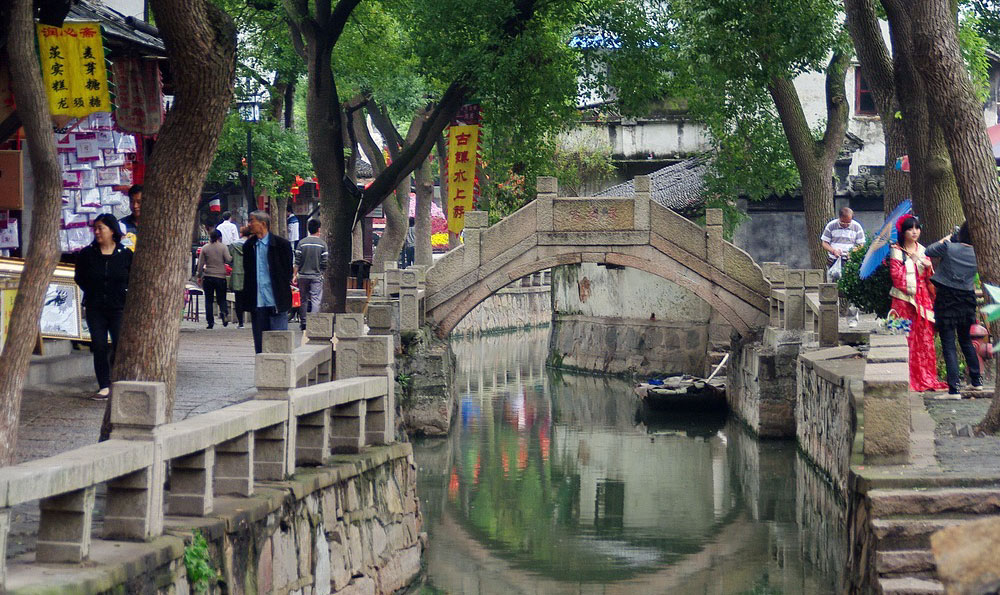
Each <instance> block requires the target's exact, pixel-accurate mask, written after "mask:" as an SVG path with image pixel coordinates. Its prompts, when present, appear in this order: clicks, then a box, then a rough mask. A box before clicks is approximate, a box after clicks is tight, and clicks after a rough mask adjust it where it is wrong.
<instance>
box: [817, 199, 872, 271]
mask: <svg viewBox="0 0 1000 595" xmlns="http://www.w3.org/2000/svg"><path fill="white" fill-rule="evenodd" d="M839 215H840V216H839V217H838V218H836V219H834V220H832V221H830V222H829V223H827V224H826V228H825V229H824V230H823V235H822V236H820V240H821V241H822V242H823V249H824V250H826V251H827V253H828V254H827V262H826V266H827V268H829V267H832V266H833V265H834V264H836V263H837V261H838V260H839V259H840V258H842V257H844V256H847V254H848V253H849V252H851V251H852V250H854V249H855V248H858V247H861V246H864V245H865V241H866V240H865V230H864V228H863V227H861V224H860V223H858V222H857V221H855V220H854V211H852V210H851V209H850V208H849V207H844V208H842V209H840V213H839ZM836 276H837V277H839V275H836ZM832 277H833V276H832V275H831V281H835V280H836V279H833V278H832Z"/></svg>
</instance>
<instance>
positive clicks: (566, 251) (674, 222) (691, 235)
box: [423, 176, 771, 337]
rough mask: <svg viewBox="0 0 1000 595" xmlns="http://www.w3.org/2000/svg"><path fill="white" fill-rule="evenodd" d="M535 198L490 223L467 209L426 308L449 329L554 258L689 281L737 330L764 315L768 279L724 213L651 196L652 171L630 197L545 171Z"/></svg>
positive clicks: (440, 328)
mask: <svg viewBox="0 0 1000 595" xmlns="http://www.w3.org/2000/svg"><path fill="white" fill-rule="evenodd" d="M537 186H538V195H537V198H536V199H535V200H534V201H532V202H530V203H528V204H527V205H525V206H524V207H522V208H521V209H520V210H518V211H517V212H516V213H514V214H512V215H510V216H508V217H506V218H505V219H503V220H502V221H499V222H498V223H497V224H496V225H493V226H490V227H487V216H486V213H485V212H480V211H473V212H470V213H467V214H466V221H465V225H466V227H465V243H464V245H462V246H460V247H458V248H456V249H454V250H452V251H450V252H449V253H447V254H446V255H444V256H443V257H441V258H440V259H439V260H438V261H437V262H436V263H435V264H434V265H433V266H432V267H431V268H430V269H428V270H427V271H426V275H425V279H426V289H425V293H424V295H423V298H424V313H425V315H426V318H427V321H428V322H430V323H431V324H432V325H433V326H434V328H435V329H436V332H437V333H438V335H439V336H442V337H443V336H446V335H447V334H448V333H450V332H451V330H452V329H454V328H455V326H456V325H457V324H458V322H459V321H460V320H461V319H462V318H463V317H464V316H465V315H466V314H468V312H469V311H470V310H472V308H474V307H475V306H476V305H477V304H479V303H480V302H481V301H483V300H484V299H486V298H487V297H489V296H490V295H492V294H493V293H496V292H497V291H498V290H499V289H500V288H502V287H504V286H506V285H508V284H510V283H512V282H513V281H516V280H517V279H520V278H522V277H524V276H526V275H531V274H534V273H536V272H538V271H542V270H545V269H549V268H551V267H553V266H559V265H565V264H576V263H581V262H593V263H599V264H607V265H616V266H626V267H633V268H638V269H641V270H644V271H646V272H649V273H652V274H654V275H657V276H659V277H661V278H663V279H666V280H668V281H671V282H673V283H676V284H678V285H680V286H681V287H684V288H686V289H688V290H690V291H692V292H693V293H694V294H696V295H698V296H699V297H700V298H702V299H703V300H705V301H706V302H708V303H709V304H710V305H711V306H712V307H713V308H715V309H716V310H717V311H718V312H719V313H720V314H721V315H722V316H723V317H724V318H725V319H726V320H727V321H728V322H729V323H730V324H732V326H733V327H734V328H736V329H737V330H738V331H739V332H740V333H742V334H747V333H750V332H751V331H752V330H755V329H762V328H763V327H764V326H765V325H766V324H767V319H768V315H769V304H768V301H769V299H770V294H771V286H770V284H769V282H768V280H767V279H766V278H765V277H764V274H763V271H762V270H761V268H760V267H759V266H758V265H757V264H756V263H754V261H753V259H752V258H750V256H749V255H748V254H747V253H746V252H744V251H743V250H740V249H739V248H737V247H736V246H734V245H733V244H731V243H729V242H726V241H725V240H724V239H723V233H722V212H721V211H720V210H717V209H709V210H708V211H707V213H706V226H705V227H704V228H703V227H700V226H699V225H697V224H695V223H694V222H692V221H689V220H688V219H685V218H684V217H682V216H680V215H678V214H676V213H674V212H673V211H671V210H669V209H666V208H664V207H662V206H660V205H659V204H657V203H655V202H652V201H651V200H650V183H649V178H648V177H647V176H639V177H637V178H636V179H635V188H636V192H635V195H634V196H632V197H626V198H607V197H600V198H567V197H559V196H557V190H558V188H557V186H556V180H555V178H547V177H540V178H538V182H537Z"/></svg>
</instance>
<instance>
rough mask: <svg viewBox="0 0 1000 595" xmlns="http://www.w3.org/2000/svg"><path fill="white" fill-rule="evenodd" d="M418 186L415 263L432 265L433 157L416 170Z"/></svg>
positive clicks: (415, 176) (415, 175)
mask: <svg viewBox="0 0 1000 595" xmlns="http://www.w3.org/2000/svg"><path fill="white" fill-rule="evenodd" d="M414 178H415V181H416V186H417V208H416V216H417V225H416V229H415V230H414V231H415V234H416V238H417V239H416V242H417V244H416V246H415V247H414V257H413V261H414V263H415V264H420V265H426V266H430V265H431V264H433V263H434V256H433V251H432V250H431V202H432V201H433V200H434V180H433V179H431V159H430V157H428V158H427V159H425V160H424V164H423V165H421V166H420V167H419V168H417V170H416V171H415V172H414Z"/></svg>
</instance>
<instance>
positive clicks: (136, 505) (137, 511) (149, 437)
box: [87, 382, 167, 541]
mask: <svg viewBox="0 0 1000 595" xmlns="http://www.w3.org/2000/svg"><path fill="white" fill-rule="evenodd" d="M111 393H112V398H111V424H112V426H113V427H114V430H113V431H112V432H111V438H112V439H113V440H117V439H122V440H141V441H147V442H152V443H153V464H152V465H151V466H149V467H147V468H145V469H140V470H139V471H136V472H134V473H130V474H128V475H125V476H122V477H119V478H117V479H114V480H111V481H109V482H108V483H107V489H108V493H107V502H106V504H105V512H104V531H103V536H104V537H105V538H106V539H125V540H130V541H147V540H149V539H151V538H153V537H156V536H158V535H160V534H161V533H163V481H164V476H165V471H166V468H165V462H164V461H161V460H160V445H159V443H158V442H157V440H156V429H157V428H158V427H159V426H161V425H163V424H164V423H165V422H166V419H167V388H166V386H165V385H164V384H163V383H161V382H115V383H114V384H113V385H112V387H111ZM87 525H88V527H89V523H87ZM88 530H89V529H88Z"/></svg>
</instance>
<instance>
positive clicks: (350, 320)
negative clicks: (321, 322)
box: [334, 314, 365, 340]
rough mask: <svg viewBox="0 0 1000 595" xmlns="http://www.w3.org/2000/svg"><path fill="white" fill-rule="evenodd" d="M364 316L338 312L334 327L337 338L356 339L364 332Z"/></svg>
mask: <svg viewBox="0 0 1000 595" xmlns="http://www.w3.org/2000/svg"><path fill="white" fill-rule="evenodd" d="M364 330H365V329H364V317H362V316H361V315H360V314H338V315H337V320H336V323H335V327H334V332H335V334H336V337H337V339H338V340H339V339H356V338H358V337H360V336H361V335H362V334H364Z"/></svg>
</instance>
